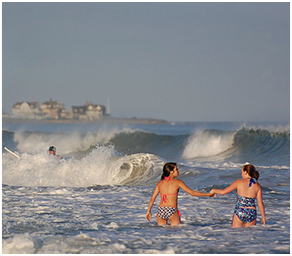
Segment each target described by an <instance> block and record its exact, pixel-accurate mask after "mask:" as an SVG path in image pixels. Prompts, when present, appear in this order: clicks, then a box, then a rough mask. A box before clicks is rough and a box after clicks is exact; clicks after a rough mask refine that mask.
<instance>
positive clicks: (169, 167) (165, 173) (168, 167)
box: [161, 163, 176, 180]
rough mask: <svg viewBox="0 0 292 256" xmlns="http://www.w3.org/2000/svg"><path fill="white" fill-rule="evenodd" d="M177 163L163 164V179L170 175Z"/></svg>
mask: <svg viewBox="0 0 292 256" xmlns="http://www.w3.org/2000/svg"><path fill="white" fill-rule="evenodd" d="M175 167H176V163H166V164H165V165H164V166H163V173H162V175H161V180H164V178H165V177H169V175H170V172H171V171H173V170H174V168H175Z"/></svg>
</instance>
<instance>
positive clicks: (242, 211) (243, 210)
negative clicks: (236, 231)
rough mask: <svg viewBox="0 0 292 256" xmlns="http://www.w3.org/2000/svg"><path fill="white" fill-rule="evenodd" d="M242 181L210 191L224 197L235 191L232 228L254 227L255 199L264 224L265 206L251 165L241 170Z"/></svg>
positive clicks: (255, 217)
mask: <svg viewBox="0 0 292 256" xmlns="http://www.w3.org/2000/svg"><path fill="white" fill-rule="evenodd" d="M241 176H242V179H239V180H236V181H234V182H233V183H232V184H231V185H230V186H229V187H227V188H225V189H212V190H211V192H212V193H216V194H219V195H225V194H228V193H230V192H232V191H233V190H235V189H236V190H237V202H236V206H235V209H234V215H233V220H232V227H233V228H242V227H250V226H253V225H256V222H257V210H256V205H255V199H256V198H257V201H258V206H259V209H260V212H261V215H262V221H261V223H262V224H266V216H265V206H264V203H263V198H262V188H261V186H260V184H259V183H258V182H257V180H258V178H259V172H258V171H256V168H255V167H254V166H253V165H252V164H245V165H244V166H243V167H242V169H241Z"/></svg>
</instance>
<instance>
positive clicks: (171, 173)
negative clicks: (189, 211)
mask: <svg viewBox="0 0 292 256" xmlns="http://www.w3.org/2000/svg"><path fill="white" fill-rule="evenodd" d="M178 176H179V170H178V168H177V165H176V163H166V164H165V165H164V167H163V174H162V176H161V181H159V182H158V183H157V185H156V187H155V189H154V192H153V195H152V197H151V199H150V202H149V205H148V211H147V214H146V219H147V220H148V221H150V219H151V217H152V216H151V208H152V206H153V204H154V201H155V199H156V197H157V195H158V194H159V193H160V195H161V202H160V204H159V207H158V211H157V224H158V225H167V222H168V220H169V221H170V224H171V225H172V226H175V225H178V224H180V223H181V222H180V212H179V210H178V209H177V194H178V190H179V188H181V189H182V190H184V191H185V192H187V193H189V194H190V195H192V196H209V197H211V196H213V195H214V194H215V193H214V192H212V193H202V192H199V191H195V190H192V189H190V188H189V187H188V186H187V185H186V184H185V183H184V182H183V181H181V180H177V179H175V178H176V177H178Z"/></svg>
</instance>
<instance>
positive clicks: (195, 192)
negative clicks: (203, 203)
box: [179, 180, 215, 197]
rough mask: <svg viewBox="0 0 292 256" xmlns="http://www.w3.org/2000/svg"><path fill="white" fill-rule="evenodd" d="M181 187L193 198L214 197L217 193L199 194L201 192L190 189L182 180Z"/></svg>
mask: <svg viewBox="0 0 292 256" xmlns="http://www.w3.org/2000/svg"><path fill="white" fill-rule="evenodd" d="M179 187H180V188H181V189H182V190H183V191H185V192H187V193H188V194H190V195H191V196H209V197H211V196H214V194H215V193H212V192H210V193H203V192H199V191H196V190H192V189H190V188H189V187H188V186H187V185H186V184H185V183H184V182H183V181H182V180H180V183H179Z"/></svg>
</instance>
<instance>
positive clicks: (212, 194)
mask: <svg viewBox="0 0 292 256" xmlns="http://www.w3.org/2000/svg"><path fill="white" fill-rule="evenodd" d="M209 194H210V195H209V197H217V195H216V194H215V192H214V191H213V189H212V190H211V191H210V193H209Z"/></svg>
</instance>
